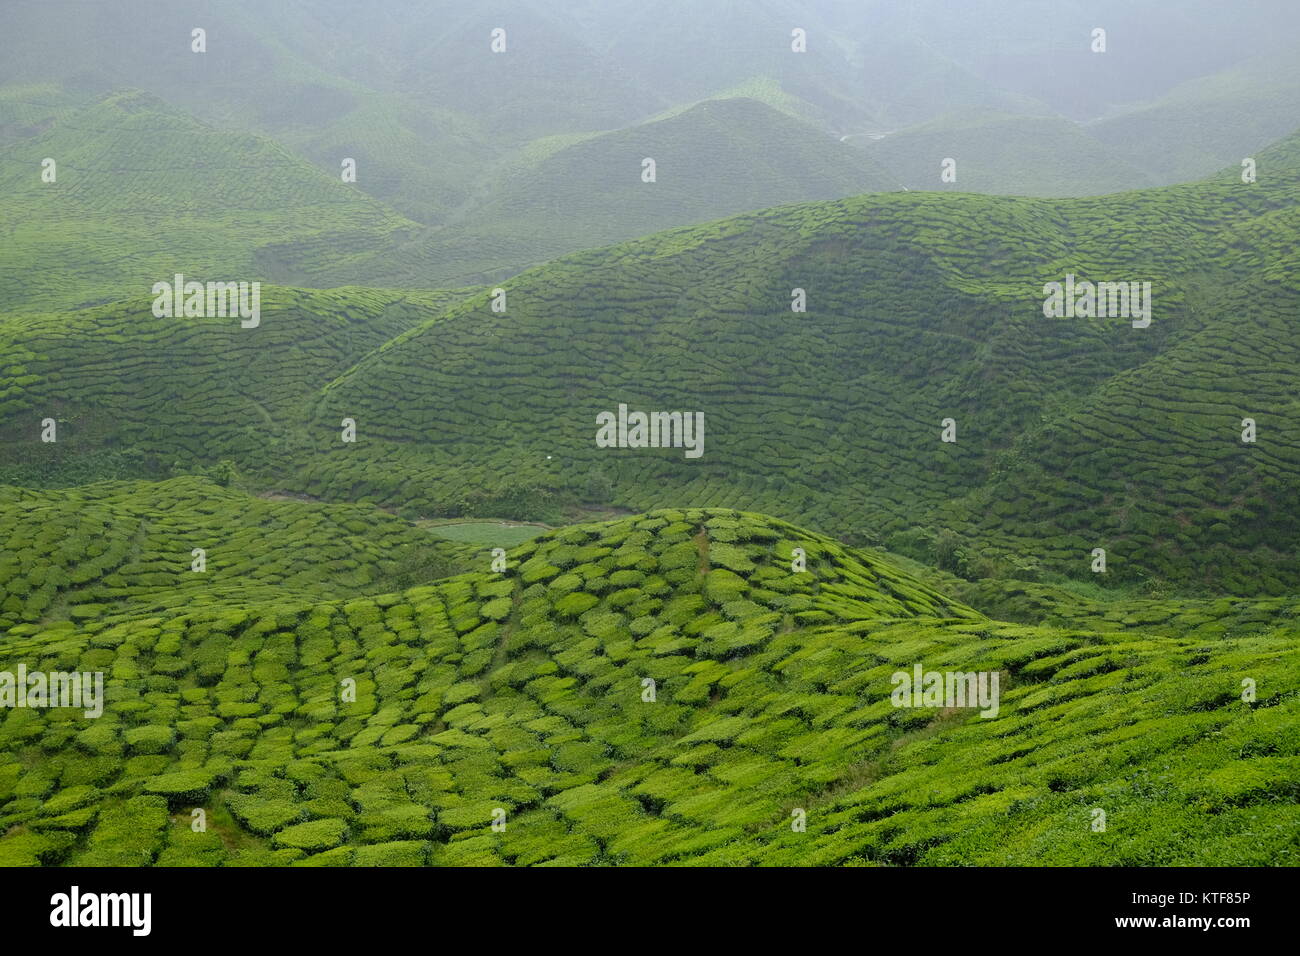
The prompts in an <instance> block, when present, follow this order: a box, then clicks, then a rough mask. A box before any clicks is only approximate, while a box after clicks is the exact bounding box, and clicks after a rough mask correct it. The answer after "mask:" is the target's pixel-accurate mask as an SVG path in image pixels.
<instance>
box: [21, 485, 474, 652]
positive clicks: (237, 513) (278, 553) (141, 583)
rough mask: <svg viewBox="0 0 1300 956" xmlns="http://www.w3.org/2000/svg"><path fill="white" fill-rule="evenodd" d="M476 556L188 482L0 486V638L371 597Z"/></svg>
mask: <svg viewBox="0 0 1300 956" xmlns="http://www.w3.org/2000/svg"><path fill="white" fill-rule="evenodd" d="M196 549H197V551H201V552H202V553H201V554H197V553H195V552H196ZM475 551H476V549H473V548H470V547H468V546H465V545H456V544H453V543H451V542H447V541H444V540H441V539H436V538H432V537H431V536H430V535H429V534H427V533H425V532H423V531H419V530H418V529H415V528H413V527H412V526H411V525H409V524H408V523H407V522H405V521H403V520H401V519H400V518H395V517H392V516H390V515H387V514H384V513H383V512H379V511H376V510H375V509H374V508H370V507H366V506H362V505H324V504H313V503H308V502H276V501H263V500H259V499H256V498H249V497H248V496H247V495H244V494H242V493H239V492H237V491H235V490H233V489H226V488H221V487H218V486H217V485H214V484H213V483H211V482H209V481H205V480H201V479H197V478H178V479H175V480H172V481H167V482H162V483H160V484H156V485H155V484H150V483H147V482H106V483H102V484H95V485H87V486H83V487H81V488H76V489H72V490H69V491H23V490H20V489H15V488H7V487H4V486H0V634H3V633H4V632H5V630H6V629H8V628H9V627H11V626H13V625H18V624H28V625H37V624H40V625H42V626H45V625H47V624H49V622H51V621H58V620H71V621H72V622H81V621H87V620H91V619H96V618H100V617H107V618H112V617H115V616H118V615H121V614H124V613H130V614H136V615H139V614H142V613H146V612H155V611H156V612H161V611H169V612H171V613H179V612H180V611H183V610H184V609H186V608H189V607H192V606H194V605H196V604H213V603H218V604H220V603H225V604H249V603H266V602H276V603H283V602H285V601H288V600H293V601H299V602H301V601H305V600H308V599H313V598H314V599H318V600H321V599H325V598H328V597H330V596H332V595H334V594H337V593H338V591H339V589H340V588H342V589H349V590H356V591H358V592H361V593H366V592H375V591H382V590H385V589H388V588H392V587H394V586H402V584H403V582H404V578H405V577H409V575H411V574H414V573H425V574H428V573H429V572H430V571H437V572H440V573H441V574H449V573H452V572H453V571H456V570H461V569H467V568H469V567H471V566H472V565H471V564H470V561H471V558H472V556H473V555H474V554H475ZM404 583H405V584H410V583H411V581H409V580H405V582H404Z"/></svg>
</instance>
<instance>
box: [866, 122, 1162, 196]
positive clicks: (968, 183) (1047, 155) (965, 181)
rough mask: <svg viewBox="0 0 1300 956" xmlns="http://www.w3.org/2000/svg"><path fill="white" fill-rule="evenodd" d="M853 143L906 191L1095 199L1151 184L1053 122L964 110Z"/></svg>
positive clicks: (1068, 126)
mask: <svg viewBox="0 0 1300 956" xmlns="http://www.w3.org/2000/svg"><path fill="white" fill-rule="evenodd" d="M852 142H854V143H855V144H856V145H860V146H862V147H863V148H864V149H865V150H866V153H867V155H868V156H870V157H871V158H872V159H874V160H875V161H876V162H878V163H879V164H880V165H881V166H883V167H884V168H885V169H887V170H889V171H890V172H891V173H893V174H894V175H895V176H896V177H898V178H899V179H900V180H901V181H902V182H903V183H904V184H905V185H906V186H907V187H908V188H909V189H921V190H927V191H933V192H975V193H989V194H1002V195H1006V194H1011V195H1017V196H1095V195H1101V194H1104V193H1113V192H1121V191H1123V190H1125V189H1138V188H1141V187H1143V186H1151V185H1153V184H1154V183H1153V180H1152V179H1151V178H1150V177H1148V176H1147V175H1146V174H1145V173H1143V172H1141V171H1140V170H1139V169H1137V168H1136V167H1134V166H1131V165H1130V164H1129V163H1128V162H1126V161H1125V160H1123V159H1121V158H1120V157H1119V156H1117V155H1116V153H1115V151H1114V150H1113V149H1111V148H1109V147H1106V146H1103V145H1102V144H1101V143H1099V142H1098V141H1097V140H1095V139H1093V138H1092V137H1091V136H1089V135H1088V134H1087V133H1086V132H1084V131H1083V130H1081V129H1080V128H1079V127H1078V126H1076V125H1075V124H1074V123H1071V122H1070V121H1069V120H1066V119H1064V118H1061V117H1054V116H1043V117H1034V116H1015V115H1010V114H1006V113H980V112H975V111H966V112H963V113H961V114H956V115H949V116H944V117H940V118H939V119H936V120H932V121H930V122H928V123H925V124H922V125H921V126H916V127H909V128H908V129H904V130H900V131H898V132H896V133H892V134H890V135H888V136H885V137H883V138H880V139H872V138H861V137H857V138H854V139H853V140H852ZM947 159H954V160H956V163H957V165H956V172H957V178H956V181H955V182H943V181H942V179H941V176H940V173H941V171H942V170H941V164H942V163H943V162H944V161H945V160H947Z"/></svg>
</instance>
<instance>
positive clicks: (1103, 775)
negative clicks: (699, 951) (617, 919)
mask: <svg viewBox="0 0 1300 956" xmlns="http://www.w3.org/2000/svg"><path fill="white" fill-rule="evenodd" d="M796 547H799V548H803V549H804V551H805V552H806V555H807V571H806V572H802V573H798V572H795V571H794V570H792V567H791V562H792V561H793V560H794V558H795V555H794V551H793V549H794V548H796ZM1295 636H1296V634H1295V632H1294V630H1292V631H1276V632H1273V633H1269V634H1266V635H1262V636H1254V637H1250V638H1246V639H1238V640H1225V639H1219V640H1216V641H1211V642H1209V643H1207V642H1206V641H1205V640H1202V639H1197V638H1151V637H1143V638H1128V637H1119V636H1101V635H1095V634H1090V633H1087V632H1078V631H1057V630H1051V629H1046V628H1032V627H1024V626H1016V625H1004V624H999V623H996V622H993V621H989V620H987V619H984V618H982V617H981V616H979V615H978V614H976V613H974V612H972V611H970V610H969V609H966V608H964V607H962V606H961V605H958V604H955V603H953V602H951V601H947V600H945V599H944V598H943V597H942V596H940V595H939V594H937V593H936V592H934V591H932V590H931V589H929V588H928V587H926V586H925V585H923V584H921V583H920V582H918V581H916V580H915V579H911V578H909V577H908V576H907V575H905V574H902V573H900V572H899V571H897V570H896V569H894V568H891V567H890V566H889V565H888V564H887V563H884V562H882V561H879V560H877V559H875V558H872V557H869V556H866V555H864V554H861V553H856V552H853V551H851V550H847V549H845V548H843V547H842V546H840V545H838V544H836V543H835V542H833V541H830V540H828V539H826V538H823V537H821V536H818V535H813V534H809V533H807V532H804V531H801V530H800V529H798V528H796V527H793V526H790V525H788V524H785V523H783V522H779V521H774V520H769V519H763V518H759V517H756V516H751V515H743V514H738V513H735V512H699V511H690V512H684V511H664V512H659V513H655V514H651V515H645V516H638V517H634V518H630V519H625V520H622V521H618V522H614V523H609V524H604V525H591V526H576V527H572V528H567V529H563V530H561V531H557V532H554V533H552V534H550V535H547V536H545V537H544V538H542V539H539V540H538V541H535V542H531V543H529V544H526V545H524V546H522V547H521V548H519V549H517V550H516V551H514V552H512V554H511V556H510V566H509V569H508V570H507V571H506V572H505V573H503V574H490V573H473V574H468V575H463V576H461V577H457V578H451V579H448V580H445V581H442V582H438V583H436V584H433V585H431V586H428V587H420V588H415V589H413V590H410V591H407V592H405V593H404V594H392V595H388V596H384V597H376V598H352V599H347V600H340V601H334V602H329V603H296V602H287V603H283V604H281V605H279V606H276V607H272V606H263V607H257V608H248V609H238V608H221V607H213V608H212V609H210V610H208V609H203V608H198V609H193V610H188V611H185V612H183V613H179V614H176V613H164V614H161V615H154V616H150V617H146V618H137V619H128V620H119V621H117V622H108V621H96V620H88V621H84V622H82V623H80V624H79V625H77V626H74V627H71V628H58V629H54V630H50V631H42V630H41V629H39V628H32V627H26V626H24V627H21V628H18V629H15V630H14V631H13V632H12V633H11V636H10V638H9V639H8V640H6V641H5V642H4V644H3V646H2V647H0V655H2V660H3V666H4V667H5V668H8V669H10V670H12V669H13V668H14V667H15V666H16V664H17V662H19V661H24V662H26V663H27V666H28V667H29V668H30V669H33V670H34V669H37V668H38V667H39V668H43V669H45V670H47V671H54V670H60V669H62V670H70V669H74V668H75V669H80V670H86V671H95V670H98V671H103V672H105V679H106V688H107V690H106V694H105V697H106V705H105V711H104V716H103V717H101V718H98V719H94V720H92V719H87V718H84V717H82V716H81V715H80V714H79V713H77V712H71V711H42V710H33V709H21V710H20V709H12V710H7V711H5V713H4V719H3V723H0V744H2V746H0V750H2V751H3V752H4V753H6V754H8V755H9V758H10V759H9V761H8V762H7V763H5V764H4V765H3V766H0V799H3V803H0V826H3V828H4V831H5V835H4V836H3V837H0V859H3V860H4V861H5V862H6V863H11V864H16V863H28V864H31V863H38V862H44V863H58V862H68V863H77V864H84V865H123V864H127V865H138V864H147V863H156V864H160V865H213V864H227V865H272V864H277V865H283V864H295V865H347V864H353V865H362V866H375V865H416V864H424V863H431V864H435V865H453V864H501V863H510V864H520V865H529V864H551V865H555V864H575V863H630V864H636V863H641V864H647V863H728V864H733V863H837V862H838V863H846V862H848V863H853V862H856V863H869V864H870V863H936V862H962V863H1007V862H1011V863H1014V862H1026V861H1033V862H1042V861H1044V860H1046V861H1049V862H1055V863H1067V862H1068V863H1076V862H1091V863H1139V862H1140V863H1185V862H1208V863H1234V864H1236V863H1252V862H1269V863H1285V862H1287V861H1294V859H1295V854H1296V852H1297V850H1300V845H1298V844H1297V838H1296V834H1297V832H1300V831H1298V830H1297V827H1296V823H1297V813H1300V810H1298V808H1297V806H1296V803H1295V796H1296V794H1295V789H1294V788H1295V779H1296V773H1295V769H1296V766H1297V761H1298V760H1300V757H1297V748H1298V747H1300V736H1297V733H1296V728H1297V726H1300V724H1297V721H1296V720H1295V717H1296V712H1295V711H1296V707H1297V701H1296V697H1295V691H1294V688H1295V681H1296V677H1297V668H1298V667H1300V659H1298V658H1297V653H1296V651H1295V649H1294V648H1295V640H1294V639H1295ZM917 662H921V663H924V665H925V666H926V667H927V668H930V669H960V670H984V671H990V670H998V671H1000V672H1001V673H1002V674H1003V676H1004V678H1005V681H1006V683H1005V684H1004V687H1005V688H1006V689H1005V690H1004V692H1003V694H1002V698H1001V704H1000V710H999V713H998V715H997V716H996V717H993V718H992V719H984V718H981V717H978V716H976V715H975V713H974V712H972V711H966V712H964V713H963V712H961V711H931V710H912V709H898V708H895V707H894V706H892V705H891V702H890V693H891V689H892V682H891V679H890V675H891V674H892V673H893V672H894V671H896V670H899V669H903V670H908V669H910V668H911V667H912V665H913V664H914V663H917ZM1244 676H1249V677H1251V678H1252V679H1254V680H1255V681H1256V682H1257V684H1258V688H1259V697H1258V702H1257V703H1255V704H1244V703H1242V702H1241V700H1240V699H1239V696H1240V694H1239V688H1240V684H1241V678H1242V677H1244ZM648 681H653V685H651V684H650V683H648ZM349 687H351V688H353V689H354V690H355V699H352V698H351V697H350V696H348V690H349ZM1135 765H1136V766H1140V767H1143V768H1148V769H1146V770H1143V771H1141V772H1139V773H1138V775H1137V776H1134V770H1133V768H1134V766H1135ZM1156 767H1159V768H1162V772H1161V773H1159V775H1156V773H1155V771H1154V769H1153V768H1156ZM1097 807H1100V808H1103V809H1104V810H1105V812H1106V815H1107V819H1108V821H1109V824H1108V827H1107V829H1106V831H1105V832H1104V833H1097V832H1094V831H1093V828H1092V821H1093V819H1094V817H1093V814H1092V811H1093V808H1097ZM196 809H202V810H204V820H205V822H206V829H204V830H203V831H202V832H196V831H195V828H193V827H192V826H191V824H192V822H193V820H194V819H195V815H194V813H193V811H194V810H196ZM796 811H803V813H805V814H806V832H802V831H801V830H800V829H799V828H795V827H792V825H791V821H792V813H795V812H796ZM795 818H796V819H797V814H796V816H795ZM494 822H495V823H497V824H498V826H497V827H495V828H494V826H493V824H494ZM502 823H504V827H503V828H502V826H501V824H502ZM1179 834H1181V835H1183V836H1186V835H1188V834H1194V835H1195V836H1196V837H1197V838H1198V839H1196V840H1190V839H1184V838H1177V836H1178V835H1179Z"/></svg>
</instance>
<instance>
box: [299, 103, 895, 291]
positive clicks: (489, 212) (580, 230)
mask: <svg viewBox="0 0 1300 956" xmlns="http://www.w3.org/2000/svg"><path fill="white" fill-rule="evenodd" d="M647 158H649V159H652V160H654V162H655V177H656V178H655V181H654V182H652V183H648V182H643V181H642V172H643V166H642V162H643V160H645V159H647ZM898 188H899V185H898V181H897V180H896V179H895V178H894V177H893V176H891V175H890V174H889V173H887V172H885V171H884V170H883V169H881V168H880V167H879V166H878V165H877V164H876V163H875V162H874V161H872V159H870V158H868V157H867V156H864V155H863V154H862V153H860V152H858V151H856V150H854V149H852V148H851V147H849V146H848V145H846V144H844V143H840V142H839V141H837V140H836V139H834V138H833V137H831V136H829V135H827V134H826V133H824V132H823V131H821V130H819V129H817V128H816V127H815V126H813V125H811V124H809V123H806V122H804V121H802V120H800V119H797V118H795V117H794V116H791V115H788V114H787V113H785V112H782V111H779V110H778V109H776V108H774V107H772V106H769V105H767V104H765V103H761V102H759V101H757V100H755V99H752V98H750V97H746V96H736V97H727V98H722V99H716V100H707V101H705V102H702V103H699V104H696V105H694V106H691V107H689V108H686V109H683V110H680V111H676V112H673V113H672V114H671V115H668V116H666V117H663V118H660V119H655V120H652V121H648V122H645V123H640V124H637V125H634V126H630V127H627V128H624V129H619V130H613V131H609V132H603V133H593V134H585V135H579V136H568V137H554V138H550V139H546V140H540V141H537V142H534V143H532V144H530V145H529V146H528V147H527V148H525V149H524V150H522V151H521V152H520V153H519V154H518V155H517V156H516V158H514V159H513V160H512V161H511V162H509V163H507V164H505V165H504V166H503V167H502V168H501V169H500V171H498V172H497V173H496V175H495V178H494V179H493V180H492V181H491V182H489V183H488V184H487V185H485V186H484V187H483V188H482V191H481V192H482V197H483V198H482V199H481V200H480V201H478V202H475V203H473V204H471V205H470V206H469V208H467V209H466V210H465V211H463V212H462V213H460V214H459V215H458V216H457V217H456V221H455V222H453V223H451V224H448V225H445V226H440V227H438V228H434V229H430V230H427V231H425V232H424V233H422V234H420V235H418V236H416V237H414V238H413V239H411V240H409V241H408V242H406V243H404V244H402V245H400V246H399V247H398V248H396V249H389V248H384V249H380V250H377V251H375V252H373V253H370V254H367V255H362V256H359V257H357V258H356V259H355V260H354V261H352V262H350V263H348V264H347V265H345V266H342V267H338V266H335V265H331V266H330V267H327V269H326V270H325V271H324V272H323V273H321V274H320V275H319V280H320V281H321V282H328V283H334V282H339V281H344V282H353V283H366V284H371V285H386V284H391V285H395V286H409V285H412V284H415V283H416V282H424V283H433V284H440V285H464V284H471V283H481V282H483V281H486V280H487V278H488V277H498V276H504V275H507V274H509V273H511V272H513V271H518V268H519V267H520V266H522V265H526V264H527V265H532V264H536V263H540V262H545V261H547V260H550V259H554V258H556V257H558V256H561V255H564V254H567V253H570V252H573V251H575V250H578V249H584V248H589V247H594V246H604V245H610V244H612V243H615V242H619V241H622V240H626V239H633V238H636V237H638V236H643V235H646V234H648V233H654V232H661V231H663V230H665V229H669V228H672V227H674V226H682V225H687V224H690V223H695V222H704V221H707V220H710V219H717V218H721V217H723V216H728V215H734V214H736V213H740V212H747V211H749V210H753V209H763V208H767V207H770V206H779V205H784V204H787V203H794V202H803V201H808V200H815V199H838V198H840V197H843V196H852V195H856V194H859V193H866V192H886V191H891V190H895V189H898Z"/></svg>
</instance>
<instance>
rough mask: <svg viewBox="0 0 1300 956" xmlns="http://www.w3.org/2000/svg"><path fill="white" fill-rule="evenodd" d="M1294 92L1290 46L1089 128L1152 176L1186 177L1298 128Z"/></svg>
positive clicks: (1234, 161) (1295, 63) (1299, 73)
mask: <svg viewBox="0 0 1300 956" xmlns="http://www.w3.org/2000/svg"><path fill="white" fill-rule="evenodd" d="M1297 98H1300V59H1297V50H1295V49H1290V50H1287V51H1285V52H1283V53H1280V54H1269V55H1261V56H1258V57H1255V58H1253V59H1251V60H1248V61H1246V62H1245V63H1242V64H1239V65H1236V66H1233V67H1231V68H1229V69H1226V70H1223V71H1221V72H1218V73H1214V74H1212V75H1210V76H1205V77H1198V78H1196V79H1193V80H1189V81H1187V82H1186V83H1183V84H1180V85H1179V86H1178V87H1176V88H1175V89H1173V90H1172V91H1170V92H1169V93H1168V94H1167V95H1165V96H1163V97H1161V98H1159V99H1157V100H1155V101H1153V102H1150V103H1142V104H1136V105H1134V106H1132V107H1130V108H1127V109H1122V110H1117V111H1115V112H1114V115H1109V116H1106V117H1104V118H1102V119H1100V120H1098V121H1097V122H1095V123H1091V124H1088V126H1087V127H1086V129H1087V131H1088V133H1089V134H1090V135H1091V136H1093V137H1094V138H1096V139H1097V140H1099V141H1100V142H1102V143H1105V144H1106V145H1107V146H1109V147H1110V148H1111V149H1113V150H1114V151H1115V152H1116V153H1117V154H1118V155H1120V156H1123V157H1125V158H1126V159H1127V160H1128V161H1129V162H1130V163H1132V164H1133V165H1135V166H1138V167H1139V168H1141V169H1143V170H1144V171H1146V172H1147V174H1148V175H1150V176H1151V178H1152V179H1153V180H1154V181H1155V182H1157V183H1174V182H1186V181H1188V180H1191V179H1196V178H1199V177H1202V176H1207V175H1209V174H1210V173H1212V172H1214V171H1215V170H1217V169H1219V168H1221V167H1223V166H1227V165H1238V164H1240V162H1241V160H1242V159H1244V158H1245V157H1248V156H1254V155H1255V153H1256V152H1257V151H1259V150H1261V149H1263V148H1264V147H1266V146H1267V145H1269V144H1270V143H1272V142H1273V141H1274V140H1276V139H1279V138H1280V137H1283V136H1286V135H1287V134H1288V133H1290V132H1291V131H1293V130H1294V129H1295V126H1296V122H1297V120H1300V113H1298V112H1297V109H1296V100H1297Z"/></svg>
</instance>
